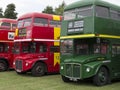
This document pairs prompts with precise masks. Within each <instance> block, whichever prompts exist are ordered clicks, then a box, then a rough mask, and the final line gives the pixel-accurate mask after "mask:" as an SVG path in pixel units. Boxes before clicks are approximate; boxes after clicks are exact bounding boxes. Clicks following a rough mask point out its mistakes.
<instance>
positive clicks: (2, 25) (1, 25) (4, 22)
mask: <svg viewBox="0 0 120 90" xmlns="http://www.w3.org/2000/svg"><path fill="white" fill-rule="evenodd" d="M16 23H17V21H16V20H15V19H8V18H0V30H5V29H7V30H15V29H16Z"/></svg>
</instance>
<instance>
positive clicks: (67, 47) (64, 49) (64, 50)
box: [61, 40, 73, 55]
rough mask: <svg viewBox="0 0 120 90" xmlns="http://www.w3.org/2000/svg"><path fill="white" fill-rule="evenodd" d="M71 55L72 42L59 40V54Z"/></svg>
mask: <svg viewBox="0 0 120 90" xmlns="http://www.w3.org/2000/svg"><path fill="white" fill-rule="evenodd" d="M72 53H73V40H61V54H62V55H67V54H72Z"/></svg>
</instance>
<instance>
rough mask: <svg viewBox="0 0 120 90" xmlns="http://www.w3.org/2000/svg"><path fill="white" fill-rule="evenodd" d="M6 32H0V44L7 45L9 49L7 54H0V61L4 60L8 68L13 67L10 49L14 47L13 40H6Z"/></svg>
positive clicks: (12, 55)
mask: <svg viewBox="0 0 120 90" xmlns="http://www.w3.org/2000/svg"><path fill="white" fill-rule="evenodd" d="M8 32H13V33H14V31H8V30H0V43H4V44H8V46H9V49H8V51H7V52H0V60H6V61H7V62H8V63H9V68H12V67H13V66H12V65H13V60H14V54H13V53H12V49H13V46H14V43H13V40H8Z"/></svg>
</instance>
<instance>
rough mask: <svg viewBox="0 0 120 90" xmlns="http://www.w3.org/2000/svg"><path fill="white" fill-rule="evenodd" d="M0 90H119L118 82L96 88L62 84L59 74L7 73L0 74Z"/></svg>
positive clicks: (76, 84) (80, 84)
mask: <svg viewBox="0 0 120 90" xmlns="http://www.w3.org/2000/svg"><path fill="white" fill-rule="evenodd" d="M0 90H120V82H118V81H117V82H113V83H112V84H110V85H106V86H103V87H96V86H94V85H93V84H92V83H90V82H79V83H73V82H71V83H64V82H63V81H62V80H61V76H60V75H59V74H57V75H46V76H43V77H32V76H31V75H30V74H27V75H17V74H16V72H15V71H7V72H0Z"/></svg>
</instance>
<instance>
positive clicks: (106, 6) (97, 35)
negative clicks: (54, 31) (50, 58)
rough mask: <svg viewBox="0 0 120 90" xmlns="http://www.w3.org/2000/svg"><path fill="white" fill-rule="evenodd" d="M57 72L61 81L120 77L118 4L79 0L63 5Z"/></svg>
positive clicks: (105, 80) (97, 82) (104, 80)
mask: <svg viewBox="0 0 120 90" xmlns="http://www.w3.org/2000/svg"><path fill="white" fill-rule="evenodd" d="M63 17H64V19H63V21H62V26H61V36H60V52H61V53H60V55H61V56H60V58H61V60H60V74H61V78H62V80H63V81H64V82H69V81H79V80H84V79H91V80H92V81H93V83H94V84H95V85H97V86H102V85H106V84H109V83H111V81H112V80H113V79H118V78H120V7H119V6H117V5H115V4H111V3H109V2H105V1H102V0H80V1H78V2H74V3H72V4H70V5H68V6H66V7H65V9H64V16H63Z"/></svg>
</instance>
